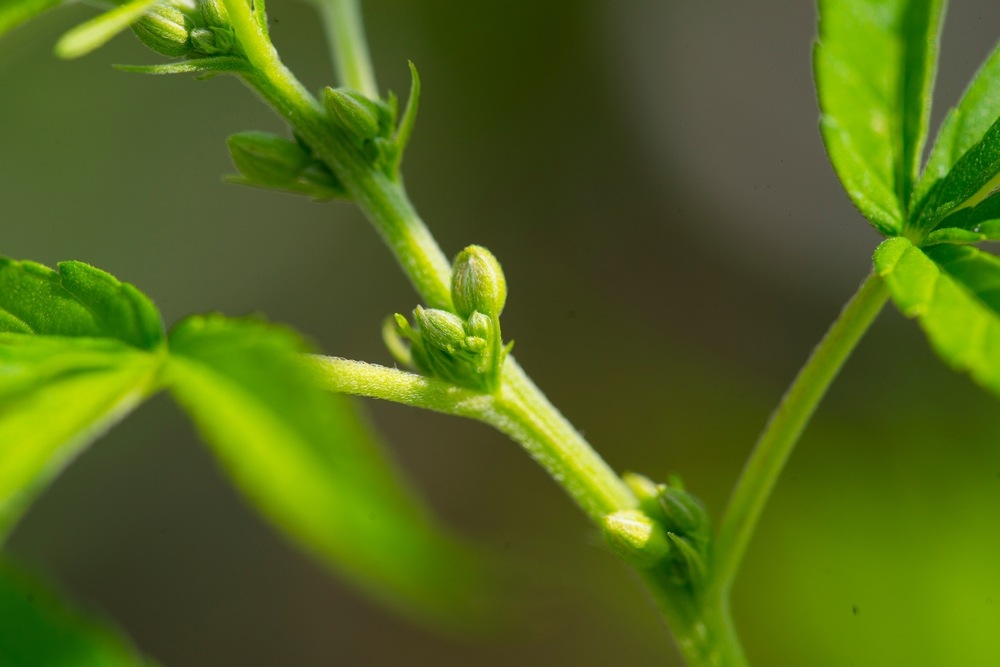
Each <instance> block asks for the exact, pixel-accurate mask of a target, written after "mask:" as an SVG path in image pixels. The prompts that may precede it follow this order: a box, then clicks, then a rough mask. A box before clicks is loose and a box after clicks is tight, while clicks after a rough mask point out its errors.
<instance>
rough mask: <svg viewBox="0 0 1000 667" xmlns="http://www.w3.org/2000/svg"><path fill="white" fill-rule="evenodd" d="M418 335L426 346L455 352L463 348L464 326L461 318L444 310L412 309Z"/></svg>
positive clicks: (418, 307)
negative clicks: (418, 331)
mask: <svg viewBox="0 0 1000 667" xmlns="http://www.w3.org/2000/svg"><path fill="white" fill-rule="evenodd" d="M413 319H414V320H416V322H417V327H418V328H419V330H420V336H421V338H422V339H423V342H424V345H425V346H426V347H428V348H435V349H437V350H442V351H444V352H447V353H448V354H455V353H456V352H457V351H459V350H461V349H463V348H464V345H463V344H464V342H465V338H466V336H465V326H464V322H462V319H461V318H460V317H458V316H456V315H454V314H453V313H449V312H448V311H446V310H438V309H436V308H421V307H420V306H417V309H416V310H414V311H413Z"/></svg>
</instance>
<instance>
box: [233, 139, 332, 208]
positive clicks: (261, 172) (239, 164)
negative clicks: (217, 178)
mask: <svg viewBox="0 0 1000 667" xmlns="http://www.w3.org/2000/svg"><path fill="white" fill-rule="evenodd" d="M227 143H228V144H229V152H230V155H231V156H232V158H233V164H234V165H235V166H236V168H237V169H238V170H239V172H240V176H239V177H238V178H233V179H230V180H231V181H232V182H235V183H238V184H240V185H250V186H253V187H258V188H264V189H268V190H280V191H283V192H291V193H294V194H303V195H308V196H310V197H312V198H314V199H317V200H326V199H333V198H336V197H345V196H347V193H346V191H345V190H344V187H343V185H341V183H340V182H339V181H338V180H337V178H336V177H335V176H334V175H333V174H332V173H331V172H330V170H329V169H327V168H326V165H324V164H323V163H322V162H320V161H319V160H317V159H316V158H315V157H313V155H312V153H311V152H310V151H309V149H308V148H307V147H306V146H305V145H303V144H302V143H300V142H298V141H293V140H291V139H286V138H284V137H280V136H278V135H275V134H269V133H267V132H241V133H239V134H234V135H233V136H231V137H229V140H228V142H227Z"/></svg>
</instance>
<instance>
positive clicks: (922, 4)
mask: <svg viewBox="0 0 1000 667" xmlns="http://www.w3.org/2000/svg"><path fill="white" fill-rule="evenodd" d="M943 5H944V2H943V1H942V0H883V1H881V2H867V3H858V2H847V1H846V0H820V3H819V16H820V22H819V37H818V39H817V42H816V45H815V47H814V52H813V53H814V56H813V66H814V75H815V79H816V90H817V95H818V98H819V105H820V111H821V113H822V117H821V121H820V128H821V132H822V135H823V140H824V143H825V144H826V147H827V153H828V154H829V157H830V160H831V162H832V163H833V166H834V169H835V170H836V172H837V174H838V176H839V177H840V180H841V183H842V184H843V185H844V188H845V190H847V193H848V195H849V196H850V197H851V200H852V201H853V202H854V204H855V206H857V208H858V210H859V211H861V213H862V214H863V215H864V216H865V217H866V218H867V219H868V220H869V222H871V224H872V225H873V226H874V227H875V228H876V229H878V230H879V231H880V232H882V233H883V234H887V235H895V234H898V233H900V231H901V230H902V228H903V222H904V219H905V215H904V214H905V210H906V207H907V203H908V201H909V198H910V193H911V191H912V189H913V185H914V183H915V182H916V178H917V173H918V170H919V161H920V155H921V152H922V150H923V146H924V143H925V141H926V136H927V125H928V118H929V114H930V91H931V87H932V86H933V81H934V75H935V70H936V63H937V51H938V43H939V39H940V31H941V22H942V16H943V9H944V7H943Z"/></svg>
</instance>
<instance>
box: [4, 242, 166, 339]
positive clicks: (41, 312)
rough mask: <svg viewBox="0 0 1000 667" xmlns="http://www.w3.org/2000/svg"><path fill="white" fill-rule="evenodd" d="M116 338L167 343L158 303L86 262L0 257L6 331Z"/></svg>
mask: <svg viewBox="0 0 1000 667" xmlns="http://www.w3.org/2000/svg"><path fill="white" fill-rule="evenodd" d="M4 331H7V332H13V333H27V334H38V335H49V336H74V337H79V336H87V337H93V338H112V339H115V340H120V341H122V342H124V343H127V344H129V345H132V346H134V347H138V348H140V349H145V350H151V349H153V348H155V347H157V346H158V345H160V344H161V343H162V342H163V338H164V336H163V325H162V324H161V322H160V314H159V312H158V311H157V310H156V306H154V305H153V303H152V302H151V301H150V300H149V298H148V297H146V295H144V294H143V293H142V292H140V291H139V290H137V289H136V288H135V287H133V286H132V285H130V284H128V283H123V282H119V281H118V280H117V279H116V278H115V277H114V276H112V275H111V274H109V273H106V272H104V271H101V270H100V269H96V268H94V267H92V266H89V265H87V264H84V263H83V262H62V263H60V264H59V271H58V272H56V271H53V270H52V269H50V268H48V267H46V266H42V265H41V264H36V263H35V262H16V261H13V260H10V259H6V258H3V257H0V332H4Z"/></svg>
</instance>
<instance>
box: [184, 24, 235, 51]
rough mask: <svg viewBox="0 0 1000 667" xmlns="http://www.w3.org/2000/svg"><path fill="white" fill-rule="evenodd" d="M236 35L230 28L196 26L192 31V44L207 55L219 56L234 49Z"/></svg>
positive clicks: (195, 48)
mask: <svg viewBox="0 0 1000 667" xmlns="http://www.w3.org/2000/svg"><path fill="white" fill-rule="evenodd" d="M235 43H236V37H235V36H234V35H233V33H232V31H231V30H229V29H228V28H219V27H211V28H195V29H194V30H192V31H191V46H192V47H194V50H195V51H198V52H199V53H204V54H205V55H206V56H218V55H223V54H226V53H229V52H231V51H232V50H233V45H234V44H235Z"/></svg>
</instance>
